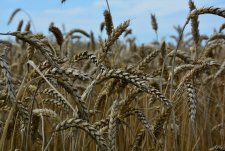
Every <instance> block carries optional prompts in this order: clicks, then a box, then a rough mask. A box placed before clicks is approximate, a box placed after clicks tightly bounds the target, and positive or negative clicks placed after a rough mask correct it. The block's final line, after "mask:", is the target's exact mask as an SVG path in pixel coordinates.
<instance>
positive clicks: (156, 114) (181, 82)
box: [0, 0, 225, 151]
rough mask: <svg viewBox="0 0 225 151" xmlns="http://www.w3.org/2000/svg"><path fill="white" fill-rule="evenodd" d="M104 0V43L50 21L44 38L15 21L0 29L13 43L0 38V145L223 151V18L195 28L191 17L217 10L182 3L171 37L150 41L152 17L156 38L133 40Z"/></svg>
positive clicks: (66, 150) (4, 149) (49, 150)
mask: <svg viewBox="0 0 225 151" xmlns="http://www.w3.org/2000/svg"><path fill="white" fill-rule="evenodd" d="M65 2H66V1H65V0H64V1H62V3H65ZM107 4H108V3H107ZM109 6H110V5H108V9H107V10H105V11H104V12H103V14H100V15H102V18H103V19H104V21H103V22H102V23H99V25H100V32H105V33H106V34H107V38H106V39H105V40H103V38H102V37H98V38H97V37H96V36H94V33H93V32H89V31H84V30H82V29H77V28H75V29H72V30H71V31H69V32H67V33H63V32H62V31H61V30H60V29H59V28H58V27H56V26H55V24H54V23H51V24H50V25H49V27H46V28H48V29H49V31H50V32H51V35H50V36H46V35H44V34H41V33H34V32H33V31H32V30H31V29H32V28H31V27H32V26H33V24H32V21H29V22H28V23H27V24H26V25H24V21H23V20H21V21H20V22H19V24H18V28H17V31H15V32H9V33H1V35H10V36H14V37H15V38H16V40H15V41H5V40H1V41H0V50H1V51H0V52H1V54H0V68H1V73H2V74H1V76H0V86H1V89H0V136H1V140H0V151H8V150H10V151H18V150H21V151H31V150H33V151H40V150H42V151H130V150H132V151H141V150H146V151H147V150H148V151H206V150H212V151H224V150H225V77H224V75H225V60H224V59H225V34H224V32H223V31H224V28H225V24H223V25H221V27H220V28H219V29H216V30H215V32H212V34H211V35H208V36H206V35H201V29H199V24H201V22H199V20H198V17H199V16H200V15H204V14H213V15H216V16H217V17H222V18H223V19H224V18H225V9H224V8H217V7H216V6H215V7H202V8H197V7H196V6H195V4H194V3H193V2H192V1H191V0H190V1H189V8H188V6H187V9H189V10H190V12H189V14H187V19H186V22H185V19H184V22H185V25H184V26H183V27H181V26H176V27H175V31H176V32H177V33H175V34H174V36H171V38H172V39H174V40H176V44H171V43H170V42H169V41H168V42H167V41H160V40H158V35H157V30H158V26H160V24H159V25H158V23H157V18H156V16H155V15H154V14H151V16H150V19H151V20H149V26H150V25H151V26H152V30H154V31H155V33H156V37H157V38H156V39H157V41H155V42H152V43H150V44H143V45H141V46H139V45H137V44H136V42H135V39H133V38H131V35H132V29H131V28H130V26H129V25H130V24H131V21H130V20H127V21H124V22H122V23H121V24H119V25H115V24H114V23H113V13H111V12H110V9H109ZM21 11H24V10H22V9H16V10H15V11H14V12H13V13H12V15H11V16H10V18H9V22H8V23H9V24H10V23H11V22H12V20H13V18H14V16H15V15H19V12H21ZM156 13H157V12H156ZM187 24H191V26H192V30H191V31H188V32H190V33H187V34H184V30H185V27H186V25H187ZM82 38H86V39H88V41H89V42H88V43H87V42H83V41H82Z"/></svg>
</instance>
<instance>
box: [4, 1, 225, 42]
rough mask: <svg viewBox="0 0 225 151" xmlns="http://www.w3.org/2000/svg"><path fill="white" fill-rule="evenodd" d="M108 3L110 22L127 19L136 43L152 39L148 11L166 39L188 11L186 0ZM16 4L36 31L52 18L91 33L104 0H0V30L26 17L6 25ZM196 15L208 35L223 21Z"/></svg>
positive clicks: (204, 3)
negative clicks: (30, 20) (27, 14)
mask: <svg viewBox="0 0 225 151" xmlns="http://www.w3.org/2000/svg"><path fill="white" fill-rule="evenodd" d="M194 2H195V5H196V6H197V7H202V6H216V7H223V8H224V7H225V2H224V0H196V1H194ZM109 3H110V9H111V13H112V16H113V21H114V25H118V24H120V23H121V22H123V21H125V20H128V19H131V26H130V28H132V30H133V36H135V37H136V39H137V42H138V44H141V43H147V42H150V41H152V40H154V39H155V33H154V31H153V30H152V28H151V24H150V13H154V14H155V15H156V17H157V21H158V26H159V39H162V38H165V39H166V40H169V36H170V35H173V34H175V31H174V29H173V26H174V25H183V24H184V22H185V20H186V17H187V14H188V12H189V8H188V0H158V1H157V0H109ZM16 8H22V9H23V10H25V11H26V12H28V13H29V14H30V15H31V17H32V19H33V22H34V24H35V28H36V32H43V33H45V34H48V26H49V24H50V23H51V22H54V23H55V25H56V26H58V27H59V28H61V29H62V25H63V24H64V25H65V28H66V31H69V30H70V29H72V28H81V29H84V30H87V31H91V30H92V31H93V32H94V34H95V36H98V35H100V34H101V33H100V30H99V25H100V23H101V22H102V21H103V20H104V18H103V12H104V10H105V9H106V8H107V7H106V3H105V0H67V1H66V3H64V4H61V3H60V0H1V5H0V32H8V31H15V30H16V27H17V25H18V22H19V21H20V20H21V19H24V21H28V20H29V18H28V17H27V16H26V15H25V14H24V13H22V12H20V13H19V14H17V15H16V17H15V18H14V20H13V22H12V23H11V24H10V25H9V26H8V25H7V22H8V18H9V16H10V14H11V13H12V12H13V10H15V9H16ZM199 19H200V33H201V34H208V35H209V34H211V33H212V32H213V29H214V28H217V29H218V28H219V27H220V25H221V24H222V23H224V22H225V20H224V18H221V17H217V16H213V15H202V16H201V17H200V18H199ZM188 31H190V26H189V27H188V28H187V29H186V32H188ZM103 36H104V35H103ZM0 38H2V36H1V37H0Z"/></svg>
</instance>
